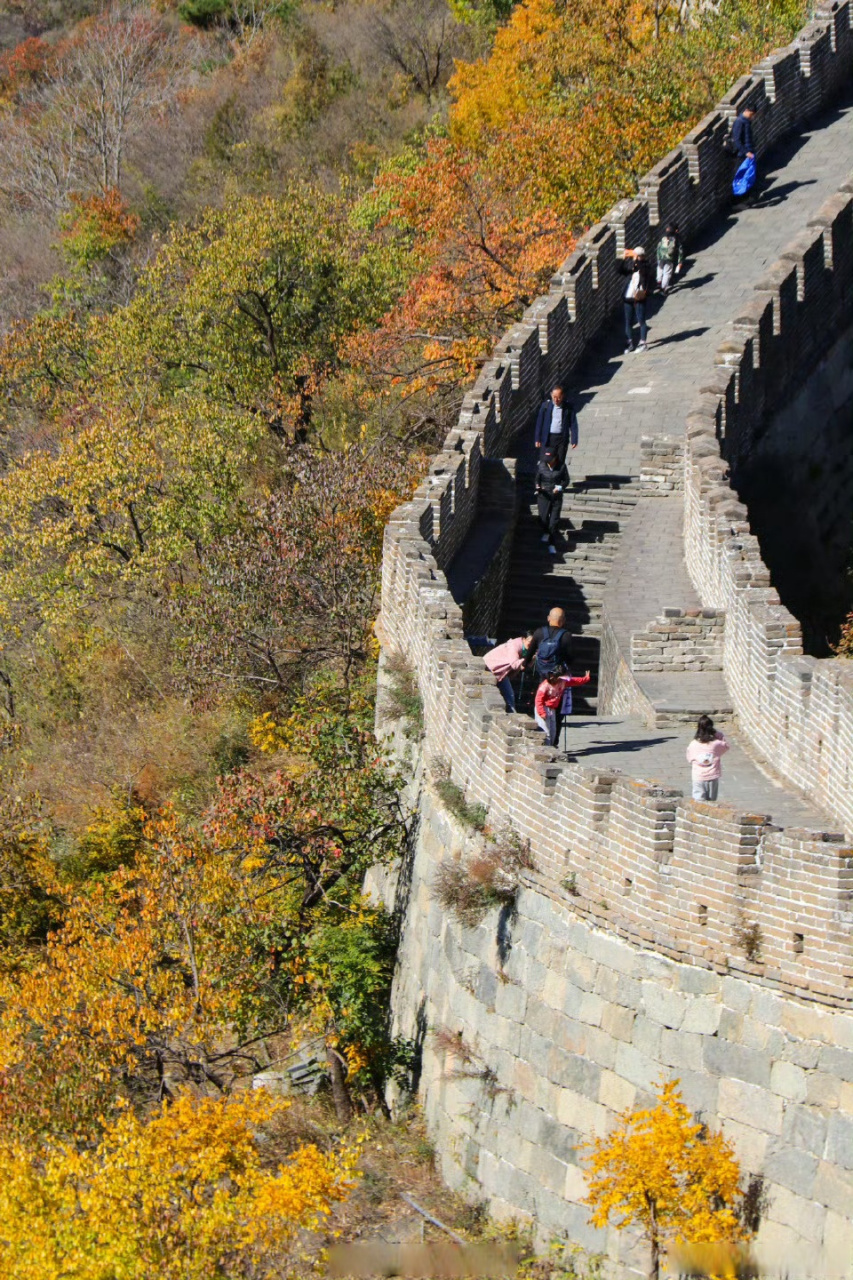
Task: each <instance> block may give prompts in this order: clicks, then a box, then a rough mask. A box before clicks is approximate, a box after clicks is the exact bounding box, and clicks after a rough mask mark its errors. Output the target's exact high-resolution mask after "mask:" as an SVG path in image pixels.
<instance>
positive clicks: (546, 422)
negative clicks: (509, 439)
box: [536, 387, 578, 466]
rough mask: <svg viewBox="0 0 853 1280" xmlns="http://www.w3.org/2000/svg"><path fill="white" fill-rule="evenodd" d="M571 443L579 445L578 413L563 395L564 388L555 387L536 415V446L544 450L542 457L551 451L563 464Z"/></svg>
mask: <svg viewBox="0 0 853 1280" xmlns="http://www.w3.org/2000/svg"><path fill="white" fill-rule="evenodd" d="M570 444H571V446H572V448H573V449H576V448H577V447H578V418H577V414H576V413H575V411H574V409H573V408H572V406H571V404H569V403H568V401H567V400H566V398H565V396H564V395H563V388H562V387H554V388H553V390H552V391H551V395H550V398H549V399H548V400H544V401H543V402H542V404H541V405H540V406H539V412H538V413H537V415H536V448H537V449H541V450H542V452H541V453H540V454H539V457H540V459H544V457H545V455H546V454H548V453H550V454H553V455H554V456H555V457H556V458H557V462H558V465H559V466H562V464H563V463H564V462H565V460H566V454H567V453H568V449H569V445H570Z"/></svg>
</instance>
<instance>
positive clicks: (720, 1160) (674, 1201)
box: [586, 1080, 749, 1276]
mask: <svg viewBox="0 0 853 1280" xmlns="http://www.w3.org/2000/svg"><path fill="white" fill-rule="evenodd" d="M589 1152H590V1153H589V1156H588V1157H587V1167H588V1178H589V1195H588V1197H587V1200H586V1203H587V1204H588V1205H589V1206H590V1208H591V1210H592V1212H591V1214H590V1217H591V1219H592V1222H593V1224H594V1225H595V1226H597V1227H605V1226H607V1225H608V1223H613V1224H614V1225H615V1226H616V1227H617V1228H618V1229H620V1230H621V1229H622V1228H623V1227H627V1226H632V1225H634V1226H639V1227H640V1228H641V1229H642V1230H643V1231H644V1233H645V1234H646V1236H647V1237H648V1239H649V1243H650V1245H651V1250H652V1270H651V1274H652V1275H654V1276H656V1275H657V1273H658V1265H659V1258H660V1250H661V1249H662V1248H664V1247H665V1246H666V1245H667V1244H669V1243H672V1242H686V1243H691V1244H693V1243H701V1242H707V1241H718V1240H726V1241H732V1242H734V1241H739V1240H744V1239H746V1238H748V1234H749V1233H748V1232H747V1231H746V1230H745V1228H744V1227H743V1225H742V1223H741V1221H740V1217H739V1215H738V1209H739V1207H740V1201H741V1190H740V1176H741V1175H740V1167H739V1165H738V1162H737V1159H736V1158H735V1155H734V1152H733V1150H732V1147H731V1145H730V1144H729V1143H728V1142H727V1141H726V1139H725V1138H724V1137H723V1136H722V1135H721V1134H719V1133H713V1132H711V1131H709V1130H708V1129H706V1127H705V1126H704V1125H703V1124H700V1123H698V1122H696V1121H694V1120H693V1118H692V1116H691V1114H690V1111H689V1109H688V1108H687V1107H686V1106H685V1104H684V1103H683V1102H682V1100H681V1094H680V1093H679V1090H678V1081H677V1080H673V1081H670V1082H669V1083H668V1084H665V1085H663V1086H662V1088H661V1089H660V1091H659V1093H658V1105H657V1106H656V1107H653V1108H649V1109H647V1110H640V1111H634V1112H625V1113H624V1114H623V1115H622V1116H621V1117H620V1119H619V1123H618V1124H617V1127H616V1128H615V1129H614V1131H613V1132H612V1133H611V1134H609V1135H608V1136H607V1137H606V1138H600V1139H598V1140H597V1141H596V1142H593V1143H591V1144H589Z"/></svg>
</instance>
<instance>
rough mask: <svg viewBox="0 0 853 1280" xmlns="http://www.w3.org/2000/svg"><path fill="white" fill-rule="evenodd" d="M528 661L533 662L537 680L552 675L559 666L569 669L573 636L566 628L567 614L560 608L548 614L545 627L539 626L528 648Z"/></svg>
mask: <svg viewBox="0 0 853 1280" xmlns="http://www.w3.org/2000/svg"><path fill="white" fill-rule="evenodd" d="M527 661H528V663H531V662H532V663H533V669H534V671H535V672H536V678H537V680H544V679H545V677H546V676H549V675H552V674H553V672H554V671H555V670H556V668H557V667H565V668H566V669H567V670H568V669H569V668H570V667H571V663H572V637H571V633H570V632H569V631H568V630H567V628H566V615H565V613H564V612H563V610H562V609H560V608H554V609H552V610H551V612H550V613H549V614H548V622H547V624H546V626H544V627H537V629H536V630H535V631H534V632H533V640H532V642H531V644H530V647H529V648H528V650H527Z"/></svg>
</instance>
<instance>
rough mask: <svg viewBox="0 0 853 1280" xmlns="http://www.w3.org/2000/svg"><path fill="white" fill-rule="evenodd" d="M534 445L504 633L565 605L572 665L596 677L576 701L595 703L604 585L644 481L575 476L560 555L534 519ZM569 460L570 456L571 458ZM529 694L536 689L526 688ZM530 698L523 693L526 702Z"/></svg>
mask: <svg viewBox="0 0 853 1280" xmlns="http://www.w3.org/2000/svg"><path fill="white" fill-rule="evenodd" d="M532 454H533V451H532V449H531V450H530V451H529V453H528V451H527V450H526V449H523V450H522V456H521V458H520V459H519V461H518V465H517V472H516V474H517V480H518V497H519V514H518V524H517V527H516V533H515V539H514V543H513V550H512V558H511V561H510V567H509V574H508V577H507V583H506V588H505V591H504V601H503V611H502V614H501V621H500V626H499V635H500V638H501V639H505V638H507V637H509V636H518V635H524V634H525V632H526V631H528V630H533V629H534V628H535V627H537V626H540V625H541V624H542V623H543V622H544V621H545V618H546V617H547V614H548V612H549V610H550V609H552V608H554V607H555V606H557V605H559V606H560V607H561V608H562V609H564V610H565V613H566V618H567V623H568V628H569V630H570V631H571V633H572V637H573V650H574V658H573V664H572V665H573V670H574V673H575V674H576V675H579V674H580V673H582V672H583V671H586V670H587V669H589V670H590V671H591V672H592V681H591V683H590V684H589V685H586V686H584V688H583V690H578V691H577V693H576V695H575V707H576V709H577V710H578V711H580V712H584V711H585V712H591V711H593V710H594V709H595V708H596V706H597V697H598V659H599V648H600V639H601V608H602V596H603V591H604V584H605V581H606V578H607V573H608V570H609V568H610V566H611V564H612V563H613V558H614V556H615V554H616V548H617V546H618V543H619V539H620V537H621V535H622V531H623V529H624V527H625V524H626V522H627V520H628V518H629V516H630V515H631V512H632V511H633V509H634V506H635V505H636V502H637V500H638V497H639V480H638V479H637V478H634V477H629V476H594V475H592V476H585V477H584V478H583V479H579V480H576V481H574V482H573V483H572V486H571V489H570V491H569V492H568V493H567V494H566V497H565V499H564V501H563V513H562V520H561V523H560V532H559V535H558V538H557V542H556V546H557V555H556V556H552V555H550V554H549V552H548V548H547V545H545V544H543V543H542V541H541V533H542V531H541V529H540V527H539V523H538V520H537V518H536V496H535V492H534V476H535V468H534V465H533V464H534V459H533V456H532ZM569 463H570V464H571V457H570V458H569ZM525 692H526V693H529V692H530V690H529V689H527V690H526V691H525ZM527 701H528V698H527V697H525V698H524V704H525V709H526V704H527Z"/></svg>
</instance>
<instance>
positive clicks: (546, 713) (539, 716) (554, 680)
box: [533, 671, 589, 747]
mask: <svg viewBox="0 0 853 1280" xmlns="http://www.w3.org/2000/svg"><path fill="white" fill-rule="evenodd" d="M576 684H589V672H588V671H587V672H586V674H585V675H582V676H570V675H559V674H558V673H557V671H555V672H554V674H553V675H550V676H546V678H545V679H544V680H543V681H542V683H541V684H540V686H539V688H538V689H537V690H536V700H535V702H534V704H533V707H534V711H535V712H536V723H537V724H538V725H539V728H540V729H541V730H542V732H543V733H544V734H545V738H546V739H547V742H548V746H549V747H555V746H556V745H557V739H558V738H559V736H560V724H561V717H560V715H559V712H560V711H561V710H562V711H563V712H564V713H565V714H568V713H569V712H570V711H571V709H572V707H571V702H570V701H569V699H571V696H572V695H571V693H570V692H569V691H570V690H571V688H572V686H573V685H576ZM564 698H565V699H566V701H567V702H568V705H565V703H564V702H563V699H564Z"/></svg>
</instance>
